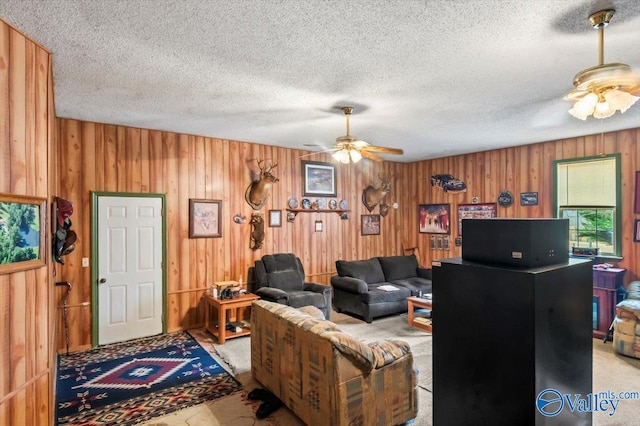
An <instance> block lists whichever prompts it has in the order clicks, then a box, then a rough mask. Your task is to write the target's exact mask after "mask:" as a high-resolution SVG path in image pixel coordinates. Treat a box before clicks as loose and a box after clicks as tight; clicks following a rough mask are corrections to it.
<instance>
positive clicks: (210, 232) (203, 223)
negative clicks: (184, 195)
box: [189, 198, 222, 238]
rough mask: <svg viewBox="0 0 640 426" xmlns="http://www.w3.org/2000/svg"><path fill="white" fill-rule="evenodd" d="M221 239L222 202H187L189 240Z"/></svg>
mask: <svg viewBox="0 0 640 426" xmlns="http://www.w3.org/2000/svg"><path fill="white" fill-rule="evenodd" d="M220 237H222V200H201V199H193V198H192V199H190V200H189V238H220Z"/></svg>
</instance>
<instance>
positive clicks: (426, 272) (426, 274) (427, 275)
mask: <svg viewBox="0 0 640 426" xmlns="http://www.w3.org/2000/svg"><path fill="white" fill-rule="evenodd" d="M418 276H419V277H420V278H424V279H427V280H430V279H432V278H431V269H430V268H422V267H420V266H418Z"/></svg>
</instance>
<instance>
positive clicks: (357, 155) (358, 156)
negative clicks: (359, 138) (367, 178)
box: [349, 149, 362, 163]
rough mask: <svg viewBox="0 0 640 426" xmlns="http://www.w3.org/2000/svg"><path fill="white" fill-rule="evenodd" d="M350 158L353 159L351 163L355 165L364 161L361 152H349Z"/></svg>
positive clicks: (353, 150)
mask: <svg viewBox="0 0 640 426" xmlns="http://www.w3.org/2000/svg"><path fill="white" fill-rule="evenodd" d="M349 156H350V157H351V161H353V162H354V163H357V162H358V161H360V160H362V154H360V151H358V150H355V149H352V150H351V151H349Z"/></svg>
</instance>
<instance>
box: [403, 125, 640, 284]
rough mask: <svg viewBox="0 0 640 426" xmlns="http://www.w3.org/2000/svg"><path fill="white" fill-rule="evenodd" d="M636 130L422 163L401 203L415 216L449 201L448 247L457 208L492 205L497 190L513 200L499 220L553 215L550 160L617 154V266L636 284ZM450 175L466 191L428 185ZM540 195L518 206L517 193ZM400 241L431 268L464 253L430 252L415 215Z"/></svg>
mask: <svg viewBox="0 0 640 426" xmlns="http://www.w3.org/2000/svg"><path fill="white" fill-rule="evenodd" d="M639 139H640V129H630V130H624V131H619V132H612V133H605V134H603V135H602V134H599V135H593V136H587V137H580V138H571V139H563V140H558V141H551V142H543V143H537V144H532V145H525V146H519V147H513V148H505V149H498V150H492V151H485V152H478V153H474V154H468V155H460V156H455V157H447V158H440V159H436V160H431V161H421V162H417V163H411V164H407V165H405V168H404V169H403V174H405V175H407V176H412V178H411V179H410V181H409V187H408V191H407V197H406V198H401V199H400V200H401V204H403V205H411V206H412V208H413V209H414V212H415V211H417V205H418V204H422V203H449V204H451V214H452V233H451V237H452V243H453V238H454V237H455V236H457V234H458V231H457V220H458V215H457V206H458V204H468V203H471V200H472V198H473V197H478V200H479V202H481V203H482V202H487V203H489V202H496V200H497V198H498V194H499V193H500V191H501V190H503V189H506V190H509V191H510V192H511V193H512V194H513V197H514V203H513V205H512V206H511V207H508V208H502V207H498V217H506V218H536V217H537V218H550V217H553V161H555V160H562V159H571V158H580V157H590V156H596V155H599V154H601V153H607V154H611V153H620V154H621V161H622V167H621V169H622V179H621V181H622V203H623V204H622V256H623V260H622V261H621V262H619V263H618V266H620V267H623V268H626V269H627V273H626V275H625V283H629V282H630V281H632V280H637V279H638V275H639V274H640V259H639V255H640V243H634V241H633V225H634V220H635V219H639V218H640V215H636V214H634V212H633V210H634V205H633V204H634V190H635V172H636V170H640V147H639V146H638V140H639ZM439 173H449V174H452V175H454V176H456V177H457V178H459V179H461V180H463V181H464V182H465V183H466V184H467V188H468V190H467V191H466V192H463V193H459V194H453V193H445V192H443V191H442V190H440V189H438V188H436V187H431V184H430V181H429V177H430V176H431V175H434V174H439ZM529 191H534V192H538V205H537V206H521V205H520V193H521V192H529ZM402 225H403V231H404V238H406V239H409V240H410V242H411V243H412V244H413V245H417V246H418V247H419V248H420V253H421V256H422V261H423V263H424V264H427V265H430V264H431V261H432V260H434V259H440V258H447V257H456V256H461V255H462V250H461V248H460V247H455V246H454V245H453V244H452V246H451V249H450V250H447V251H445V250H432V249H430V244H429V235H428V234H419V233H418V223H417V213H415V214H413V217H409V218H407V221H405V222H404V223H403V224H402Z"/></svg>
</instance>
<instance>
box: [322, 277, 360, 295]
mask: <svg viewBox="0 0 640 426" xmlns="http://www.w3.org/2000/svg"><path fill="white" fill-rule="evenodd" d="M331 285H332V286H333V287H335V288H337V289H340V290H343V291H346V292H349V293H354V294H361V293H368V292H369V286H368V285H367V283H366V282H364V281H362V280H359V279H358V278H352V277H340V276H337V275H334V276H333V277H331Z"/></svg>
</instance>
